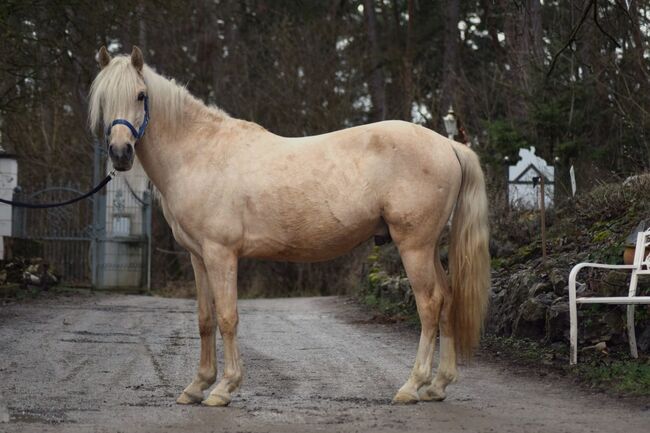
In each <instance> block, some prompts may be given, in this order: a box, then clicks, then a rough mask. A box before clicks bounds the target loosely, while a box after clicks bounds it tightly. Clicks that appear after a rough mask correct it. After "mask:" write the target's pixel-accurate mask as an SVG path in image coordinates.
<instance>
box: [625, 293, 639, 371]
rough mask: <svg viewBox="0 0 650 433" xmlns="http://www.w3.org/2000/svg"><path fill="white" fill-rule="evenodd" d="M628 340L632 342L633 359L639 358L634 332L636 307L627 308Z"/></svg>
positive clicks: (629, 306) (631, 352)
mask: <svg viewBox="0 0 650 433" xmlns="http://www.w3.org/2000/svg"><path fill="white" fill-rule="evenodd" d="M627 339H628V341H629V342H630V355H632V358H638V357H639V353H638V352H637V349H636V333H635V332H634V305H628V306H627Z"/></svg>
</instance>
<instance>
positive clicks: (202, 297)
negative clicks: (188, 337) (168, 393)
mask: <svg viewBox="0 0 650 433" xmlns="http://www.w3.org/2000/svg"><path fill="white" fill-rule="evenodd" d="M192 267H193V268H194V279H195V280H196V297H197V300H198V304H199V305H198V306H199V334H200V335H201V358H200V360H199V370H198V372H197V373H196V376H195V377H194V380H193V381H192V383H190V384H189V385H188V386H187V388H185V390H184V391H183V392H182V393H181V395H180V396H179V397H178V399H177V400H176V402H177V403H180V404H191V403H199V402H201V400H203V391H204V390H206V389H208V388H209V387H210V386H212V384H213V383H214V382H215V380H216V379H217V357H216V347H215V344H216V343H215V330H216V327H217V324H216V321H215V320H214V295H213V293H212V290H211V289H210V286H209V284H208V276H207V273H206V270H205V264H204V263H203V260H201V258H199V257H197V256H195V255H194V254H192Z"/></svg>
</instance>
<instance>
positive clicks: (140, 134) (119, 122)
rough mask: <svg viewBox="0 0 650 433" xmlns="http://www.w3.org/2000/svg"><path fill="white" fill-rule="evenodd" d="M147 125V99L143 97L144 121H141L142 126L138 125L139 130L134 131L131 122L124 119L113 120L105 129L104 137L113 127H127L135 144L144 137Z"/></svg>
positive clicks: (109, 133) (108, 134)
mask: <svg viewBox="0 0 650 433" xmlns="http://www.w3.org/2000/svg"><path fill="white" fill-rule="evenodd" d="M148 124H149V97H148V96H146V95H145V97H144V120H143V121H142V125H140V129H135V126H133V124H132V123H131V122H129V121H128V120H126V119H115V120H113V122H111V124H110V125H109V126H108V127H107V128H106V136H110V135H111V129H112V128H113V126H115V125H124V126H126V127H128V128H129V129H130V130H131V134H133V136H134V137H135V141H136V143H137V142H138V140H140V139H141V138H142V137H143V136H144V131H145V130H146V129H147V125H148Z"/></svg>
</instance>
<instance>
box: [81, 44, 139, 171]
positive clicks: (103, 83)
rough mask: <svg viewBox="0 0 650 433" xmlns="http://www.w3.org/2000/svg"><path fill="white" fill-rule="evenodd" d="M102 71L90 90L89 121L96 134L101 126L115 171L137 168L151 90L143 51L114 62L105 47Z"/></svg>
mask: <svg viewBox="0 0 650 433" xmlns="http://www.w3.org/2000/svg"><path fill="white" fill-rule="evenodd" d="M98 62H99V65H100V66H101V68H102V70H101V71H100V73H99V74H98V75H97V77H96V78H95V81H93V84H92V86H91V89H90V103H89V105H90V112H89V120H90V126H91V128H92V130H93V131H96V130H97V127H98V126H99V125H100V124H101V125H104V127H105V130H104V134H105V136H106V143H107V146H108V154H109V156H110V157H111V161H112V163H113V167H115V169H116V170H118V171H126V170H129V169H131V167H132V166H133V158H134V156H135V145H136V144H137V143H138V141H139V140H140V139H141V138H142V136H143V135H144V132H145V128H146V127H147V123H148V122H149V106H148V96H147V86H146V84H145V82H144V77H143V72H142V70H143V67H144V59H143V57H142V51H140V49H139V48H138V47H135V46H134V47H133V52H132V53H131V56H116V57H115V58H111V56H110V54H109V53H108V51H106V48H105V47H102V48H101V49H100V50H99V53H98Z"/></svg>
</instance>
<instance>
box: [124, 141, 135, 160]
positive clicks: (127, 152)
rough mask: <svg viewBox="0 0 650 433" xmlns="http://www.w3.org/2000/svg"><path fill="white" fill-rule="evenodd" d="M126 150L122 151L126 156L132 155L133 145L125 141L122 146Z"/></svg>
mask: <svg viewBox="0 0 650 433" xmlns="http://www.w3.org/2000/svg"><path fill="white" fill-rule="evenodd" d="M124 147H125V148H126V150H125V151H124V153H125V155H126V156H128V157H129V158H130V157H131V156H133V145H132V144H131V143H126V145H125V146H124Z"/></svg>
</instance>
